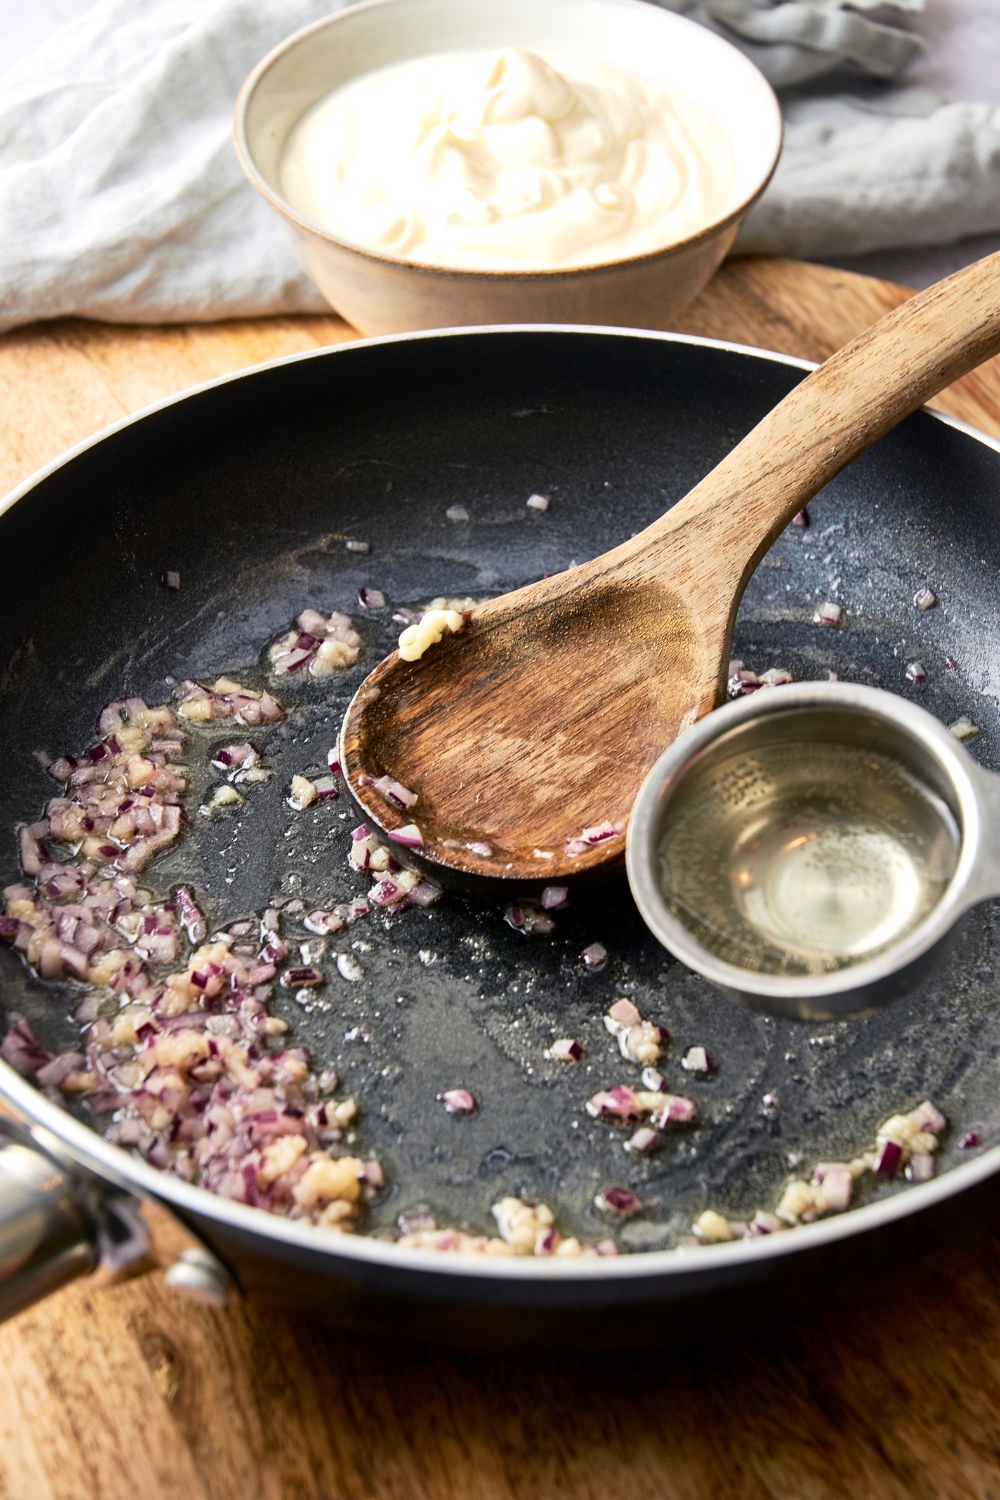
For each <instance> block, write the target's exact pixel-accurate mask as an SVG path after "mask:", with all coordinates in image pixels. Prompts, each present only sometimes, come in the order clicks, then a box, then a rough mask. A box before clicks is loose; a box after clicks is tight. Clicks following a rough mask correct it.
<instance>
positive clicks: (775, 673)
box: [760, 667, 792, 688]
mask: <svg viewBox="0 0 1000 1500" xmlns="http://www.w3.org/2000/svg"><path fill="white" fill-rule="evenodd" d="M791 681H792V674H791V672H789V671H788V670H787V668H785V667H769V668H768V670H767V671H766V672H762V673H761V674H760V685H761V687H762V688H773V687H784V686H785V684H786V683H788V682H791Z"/></svg>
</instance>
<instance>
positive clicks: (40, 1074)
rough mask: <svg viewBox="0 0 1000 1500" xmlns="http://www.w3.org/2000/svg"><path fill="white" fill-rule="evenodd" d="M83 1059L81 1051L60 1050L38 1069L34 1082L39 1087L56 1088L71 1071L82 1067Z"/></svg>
mask: <svg viewBox="0 0 1000 1500" xmlns="http://www.w3.org/2000/svg"><path fill="white" fill-rule="evenodd" d="M84 1061H85V1059H84V1056H83V1053H82V1052H60V1054H59V1056H58V1057H54V1058H53V1059H52V1061H51V1062H49V1063H46V1064H45V1066H44V1067H43V1068H39V1069H38V1071H37V1073H36V1074H35V1082H36V1083H37V1084H38V1086H39V1088H43V1089H57V1088H58V1087H59V1086H60V1084H62V1083H65V1081H66V1079H67V1078H68V1077H69V1075H70V1074H71V1073H76V1072H78V1071H79V1070H80V1069H81V1068H82V1067H83V1065H84Z"/></svg>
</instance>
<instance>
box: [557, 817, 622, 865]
mask: <svg viewBox="0 0 1000 1500" xmlns="http://www.w3.org/2000/svg"><path fill="white" fill-rule="evenodd" d="M624 830H625V824H624V823H611V822H604V823H597V824H595V825H594V827H593V828H585V829H584V830H583V832H582V833H581V834H579V835H578V836H577V837H576V838H571V839H567V840H566V849H565V853H566V854H567V855H568V856H569V858H571V859H572V858H574V857H575V856H576V855H579V854H586V853H587V851H588V849H593V848H596V846H597V845H598V844H603V843H606V842H607V840H608V839H613V838H617V837H618V835H619V834H620V833H623V832H624Z"/></svg>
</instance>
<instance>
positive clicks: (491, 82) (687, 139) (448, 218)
mask: <svg viewBox="0 0 1000 1500" xmlns="http://www.w3.org/2000/svg"><path fill="white" fill-rule="evenodd" d="M734 177H735V165H734V157H733V149H732V146H731V144H730V141H729V138H728V136H727V135H726V133H725V131H724V130H723V129H722V127H721V125H719V124H718V122H717V121H716V120H715V119H713V117H712V116H711V115H710V114H708V113H707V111H706V110H704V109H702V108H701V106H700V105H697V104H695V103H693V102H692V101H691V100H690V99H688V98H686V97H685V96H684V95H683V94H681V93H678V92H677V91H676V90H674V89H669V88H667V87H666V86H665V85H663V84H660V83H655V82H653V81H652V80H651V79H648V78H640V77H639V76H638V75H635V74H632V73H628V72H625V71H624V70H623V69H621V68H616V67H610V66H608V65H606V64H604V63H599V62H591V61H589V60H584V59H581V58H571V57H558V56H554V55H550V56H545V57H543V56H540V55H538V54H537V53H534V52H526V51H519V50H515V49H510V50H506V51H502V52H454V53H444V54H441V55H438V56H434V57H421V58H416V59H413V60H410V61H407V62H405V63H398V64H394V65H393V66H391V67H388V68H381V69H378V70H377V71H375V72H372V73H367V74H365V75H363V76H362V77H360V78H357V79H354V80H353V81H352V82H350V83H348V84H344V85H343V86H342V87H340V88H337V89H334V90H333V91H332V92H331V93H329V94H327V95H326V96H325V98H323V99H320V100H319V102H318V103H317V104H315V105H313V107H312V108H311V109H310V110H309V111H308V112H307V113H306V114H305V115H304V116H303V118H302V119H301V120H300V121H299V122H298V124H297V125H296V126H295V127H294V129H293V130H292V132H291V134H290V135H289V138H288V142H287V144H286V146H285V150H284V154H283V157H282V162H281V173H280V182H281V191H282V192H283V194H284V196H285V197H286V199H287V200H288V202H289V203H290V204H291V206H292V207H293V208H294V209H296V210H297V211H298V212H299V213H301V214H302V215H303V216H304V217H305V218H307V219H309V220H311V221H312V222H313V223H314V224H316V225H318V226H319V227H320V228H322V229H325V230H327V231H328V232H329V233H331V234H333V235H336V236H337V237H338V238H339V239H343V240H348V241H350V242H352V243H354V244H356V245H360V246H363V247H364V248H366V249H370V250H375V251H379V252H382V253H385V254H389V255H393V256H399V257H401V258H403V259H405V260H410V261H418V262H420V263H422V264H427V265H435V266H449V267H456V268H467V269H477V270H500V271H503V270H521V271H526V270H552V269H559V268H562V267H570V266H585V265H593V264H599V263H603V262H607V261H612V260H619V259H623V258H627V257H629V256H633V255H641V254H644V253H647V252H649V251H652V250H658V249H661V248H663V247H664V246H666V245H670V244H675V243H676V242H677V241H679V240H683V239H685V238H687V237H688V236H689V235H691V234H695V233H697V232H698V231H700V230H702V229H705V228H707V227H708V225H709V224H711V223H713V222H714V221H716V220H717V219H719V218H720V217H722V216H723V215H724V214H725V213H726V212H727V210H728V209H729V207H730V206H731V205H730V198H731V195H732V188H733V182H734Z"/></svg>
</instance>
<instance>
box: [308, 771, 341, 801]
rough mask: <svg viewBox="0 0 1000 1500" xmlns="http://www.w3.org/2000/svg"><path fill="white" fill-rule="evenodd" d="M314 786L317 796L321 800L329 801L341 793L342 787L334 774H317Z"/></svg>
mask: <svg viewBox="0 0 1000 1500" xmlns="http://www.w3.org/2000/svg"><path fill="white" fill-rule="evenodd" d="M313 786H314V787H315V788H316V797H317V799H318V800H319V801H320V802H329V801H330V800H331V798H333V797H339V795H340V789H339V787H338V786H337V783H336V782H335V781H334V779H333V777H332V776H317V777H316V780H315V781H314V782H313Z"/></svg>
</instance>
